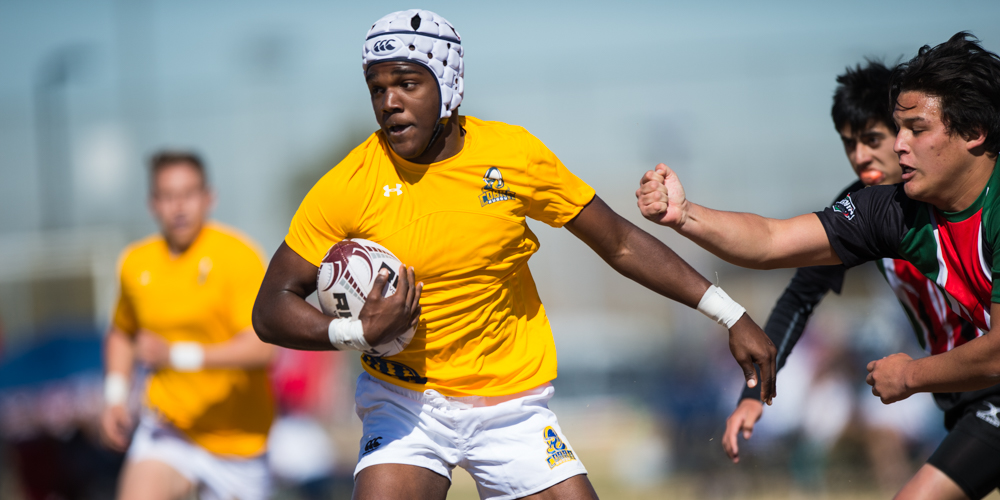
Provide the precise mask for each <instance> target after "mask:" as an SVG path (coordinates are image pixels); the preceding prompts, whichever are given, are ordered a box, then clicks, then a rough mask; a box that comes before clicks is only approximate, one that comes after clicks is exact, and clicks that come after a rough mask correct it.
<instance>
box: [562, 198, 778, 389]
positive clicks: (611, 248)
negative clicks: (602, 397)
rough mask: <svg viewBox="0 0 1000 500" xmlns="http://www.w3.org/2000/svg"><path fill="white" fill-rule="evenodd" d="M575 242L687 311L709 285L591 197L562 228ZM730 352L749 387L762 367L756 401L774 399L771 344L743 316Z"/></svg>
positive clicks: (667, 250)
mask: <svg viewBox="0 0 1000 500" xmlns="http://www.w3.org/2000/svg"><path fill="white" fill-rule="evenodd" d="M566 228H567V229H569V231H570V232H571V233H573V234H574V235H575V236H576V237H577V238H580V240H582V241H583V242H584V243H586V244H587V245H588V246H589V247H590V248H592V249H593V250H594V251H595V252H597V254H598V255H599V256H600V257H601V258H602V259H604V261H605V262H607V263H608V264H610V265H611V267H613V268H614V269H615V270H616V271H618V272H619V273H621V274H622V275H624V276H625V277H627V278H630V279H632V280H634V281H636V282H637V283H639V284H641V285H643V286H645V287H646V288H649V289H650V290H653V291H654V292H657V293H659V294H660V295H663V296H666V297H668V298H671V299H673V300H676V301H678V302H680V303H682V304H684V305H686V306H688V307H692V308H693V307H698V304H699V302H700V301H701V299H702V297H703V296H704V295H705V292H706V291H707V290H708V288H709V286H710V285H711V283H709V281H708V280H707V279H705V277H703V276H702V275H700V274H698V272H697V271H695V270H694V268H692V267H691V266H690V265H688V263H687V262H685V261H684V260H683V259H681V258H680V257H678V256H677V254H675V253H674V252H673V250H671V249H670V248H669V247H667V246H666V245H664V244H663V243H662V242H661V241H660V240H657V239H656V238H654V237H652V236H650V235H649V234H648V233H646V232H645V231H642V230H641V229H639V228H638V227H636V226H635V225H633V224H632V223H630V222H628V221H627V220H625V219H624V218H622V217H621V216H620V215H618V214H616V213H615V212H614V211H613V210H611V208H610V207H608V205H607V204H605V203H604V201H603V200H601V199H600V198H599V197H597V196H595V197H594V199H593V201H591V202H590V204H588V205H587V206H586V207H584V209H583V210H581V211H580V213H579V214H577V216H576V217H575V218H574V219H573V220H572V221H570V222H569V223H568V224H566ZM729 349H730V350H731V351H732V353H733V357H735V358H736V361H737V362H738V363H739V364H740V367H741V368H742V369H743V374H744V376H745V377H746V380H747V384H748V385H756V384H757V382H758V380H757V374H756V372H755V370H754V364H757V365H758V366H760V368H761V380H760V382H761V386H762V387H761V399H762V400H764V401H768V402H770V400H771V398H772V397H774V394H775V389H774V372H775V364H774V355H775V348H774V344H772V343H771V341H770V340H769V339H768V338H767V336H766V335H764V332H763V331H761V329H760V327H758V326H757V325H756V324H755V323H754V322H753V320H751V319H750V317H749V316H748V315H746V314H745V313H744V314H743V316H742V317H740V319H739V320H738V321H736V323H735V324H733V325H732V327H731V328H730V329H729Z"/></svg>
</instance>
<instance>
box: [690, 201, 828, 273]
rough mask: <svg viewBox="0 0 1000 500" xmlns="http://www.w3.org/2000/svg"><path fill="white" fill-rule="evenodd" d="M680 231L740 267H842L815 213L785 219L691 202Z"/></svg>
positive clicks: (699, 244)
mask: <svg viewBox="0 0 1000 500" xmlns="http://www.w3.org/2000/svg"><path fill="white" fill-rule="evenodd" d="M686 214H687V217H686V220H685V222H684V224H682V225H680V226H677V227H675V229H676V230H677V232H679V233H680V234H682V235H683V236H685V237H686V238H688V239H690V240H691V241H693V242H695V243H696V244H697V245H698V246H700V247H702V248H704V249H705V250H708V251H709V252H711V253H712V254H714V255H716V256H717V257H719V258H721V259H722V260H725V261H726V262H729V263H731V264H735V265H737V266H740V267H747V268H751V269H778V268H789V267H804V266H816V265H831V264H839V263H840V259H839V258H837V256H836V254H835V253H834V252H833V249H832V248H831V247H830V245H829V240H828V239H827V237H826V233H825V231H824V229H823V226H822V224H821V223H820V221H819V219H818V218H817V217H816V216H815V215H814V214H806V215H801V216H798V217H795V218H792V219H787V220H780V219H770V218H767V217H762V216H760V215H756V214H751V213H743V212H726V211H722V210H713V209H711V208H706V207H703V206H701V205H698V204H695V203H691V202H688V203H687V206H686Z"/></svg>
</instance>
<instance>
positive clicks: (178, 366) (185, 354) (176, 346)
mask: <svg viewBox="0 0 1000 500" xmlns="http://www.w3.org/2000/svg"><path fill="white" fill-rule="evenodd" d="M204 364H205V349H203V348H202V347H201V344H199V343H197V342H174V343H173V344H170V366H171V367H173V369H175V370H177V371H179V372H193V371H198V370H200V369H201V367H202V365H204Z"/></svg>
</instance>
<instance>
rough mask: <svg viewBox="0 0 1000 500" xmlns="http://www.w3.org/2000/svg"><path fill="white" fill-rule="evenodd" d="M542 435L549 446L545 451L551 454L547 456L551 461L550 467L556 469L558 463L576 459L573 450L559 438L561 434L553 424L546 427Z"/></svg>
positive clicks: (548, 460)
mask: <svg viewBox="0 0 1000 500" xmlns="http://www.w3.org/2000/svg"><path fill="white" fill-rule="evenodd" d="M542 437H543V438H544V439H545V444H547V445H548V446H549V447H548V448H547V449H546V450H545V453H548V454H549V458H546V459H545V461H546V462H548V463H549V468H550V469H554V468H555V466H557V465H560V464H564V463H566V462H569V461H572V460H576V456H575V455H573V451H572V450H570V449H568V448H566V443H564V442H563V441H562V439H560V438H559V434H557V433H556V430H555V429H553V428H552V427H551V426H549V427H546V428H545V430H543V431H542Z"/></svg>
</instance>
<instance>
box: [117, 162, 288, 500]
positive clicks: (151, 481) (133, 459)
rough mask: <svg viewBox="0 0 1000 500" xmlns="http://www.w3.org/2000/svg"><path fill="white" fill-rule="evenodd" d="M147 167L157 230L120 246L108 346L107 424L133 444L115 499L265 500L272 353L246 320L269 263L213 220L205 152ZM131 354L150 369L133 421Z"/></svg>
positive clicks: (121, 446)
mask: <svg viewBox="0 0 1000 500" xmlns="http://www.w3.org/2000/svg"><path fill="white" fill-rule="evenodd" d="M151 163H152V168H151V172H150V193H149V207H150V211H151V212H152V213H153V216H154V217H155V218H156V222H157V223H158V224H159V226H160V233H159V234H157V235H154V236H150V237H148V238H146V239H144V240H141V241H137V242H135V243H133V244H131V245H129V247H128V248H126V249H125V251H124V252H123V253H122V257H121V260H120V263H119V266H120V269H119V272H120V280H121V281H120V291H119V296H118V303H117V307H116V309H115V313H114V318H113V320H112V325H111V328H110V330H109V332H108V335H107V339H106V341H105V368H106V372H107V375H106V378H105V399H106V407H105V410H104V415H103V420H102V431H103V435H104V439H105V441H106V442H107V443H108V445H109V446H111V447H112V448H115V449H118V450H122V449H124V448H125V447H126V446H128V455H127V457H126V465H125V468H124V470H123V471H122V476H121V480H120V484H119V490H118V498H121V499H126V500H131V499H150V500H172V499H180V498H187V497H188V496H189V495H191V493H192V492H193V491H197V492H198V494H199V498H204V499H219V500H228V499H231V498H239V499H243V500H252V499H260V500H263V499H266V498H268V494H269V490H270V475H269V473H268V470H267V463H266V460H265V458H264V451H265V445H266V443H267V434H268V430H269V428H270V427H271V420H272V417H273V413H274V409H273V402H272V400H271V393H270V388H269V382H268V375H267V369H266V368H267V365H268V363H269V362H270V359H271V355H272V352H273V350H274V348H273V346H270V345H267V344H265V343H263V342H261V341H260V340H259V339H258V338H257V336H256V335H254V333H253V329H252V326H251V318H250V316H251V309H252V308H253V301H254V297H255V292H256V291H257V289H258V287H259V286H260V282H261V280H262V279H263V276H264V264H263V262H262V261H261V258H260V254H259V253H258V252H257V250H256V249H255V245H254V244H253V243H251V242H250V240H249V239H247V238H246V237H245V236H243V235H241V234H239V233H238V232H236V231H234V230H232V229H229V228H226V227H223V226H221V225H219V224H216V223H212V222H209V221H208V220H207V219H208V214H209V211H210V210H211V208H212V205H213V203H214V196H213V194H212V191H211V190H210V189H209V187H208V184H207V183H206V179H205V177H206V176H205V168H204V166H203V164H202V161H201V159H200V158H199V157H198V156H196V155H193V154H190V153H186V152H163V153H160V154H157V155H155V156H154V157H153V159H152V162H151ZM135 361H139V362H140V363H142V364H143V365H145V366H146V367H147V368H148V369H149V370H150V375H149V379H148V381H147V388H146V390H145V391H144V392H145V395H146V398H145V402H144V408H143V415H142V417H141V419H140V421H139V423H138V428H135V425H134V422H133V421H132V417H131V415H130V414H129V411H128V408H127V404H126V403H127V395H128V393H129V389H128V386H129V385H130V380H129V379H130V376H131V374H132V372H133V370H132V367H133V363H134V362H135ZM133 430H134V432H133ZM130 440H131V444H130V443H129V441H130Z"/></svg>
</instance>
